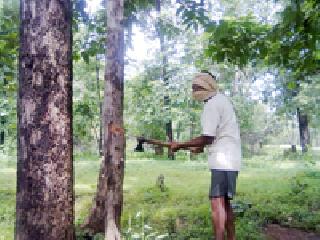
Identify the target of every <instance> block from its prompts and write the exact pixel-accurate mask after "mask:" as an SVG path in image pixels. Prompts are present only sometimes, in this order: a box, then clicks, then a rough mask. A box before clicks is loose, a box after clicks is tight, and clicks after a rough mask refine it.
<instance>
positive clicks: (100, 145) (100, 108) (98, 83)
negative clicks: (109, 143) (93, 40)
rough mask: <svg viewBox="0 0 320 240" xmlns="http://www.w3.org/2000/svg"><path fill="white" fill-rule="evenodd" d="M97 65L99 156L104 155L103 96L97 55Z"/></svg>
mask: <svg viewBox="0 0 320 240" xmlns="http://www.w3.org/2000/svg"><path fill="white" fill-rule="evenodd" d="M96 61H97V65H96V78H97V79H96V80H97V95H98V105H99V116H100V124H99V138H98V151H99V156H100V157H102V156H103V151H102V137H103V136H102V103H101V97H100V81H99V71H100V68H99V64H100V62H99V59H98V57H96Z"/></svg>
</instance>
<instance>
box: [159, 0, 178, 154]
mask: <svg viewBox="0 0 320 240" xmlns="http://www.w3.org/2000/svg"><path fill="white" fill-rule="evenodd" d="M156 10H157V12H158V23H157V32H158V36H159V39H160V52H161V55H162V79H163V82H164V84H165V85H166V86H167V85H168V84H169V78H168V74H167V65H168V58H167V54H166V50H165V42H164V36H163V34H162V33H161V22H160V13H161V0H156ZM164 106H165V108H166V111H168V112H169V111H170V98H169V96H164ZM165 128H166V136H167V141H170V142H172V141H173V133H172V120H171V119H170V120H169V121H168V122H167V123H166V125H165ZM168 158H170V159H172V160H174V153H173V152H172V151H170V149H168Z"/></svg>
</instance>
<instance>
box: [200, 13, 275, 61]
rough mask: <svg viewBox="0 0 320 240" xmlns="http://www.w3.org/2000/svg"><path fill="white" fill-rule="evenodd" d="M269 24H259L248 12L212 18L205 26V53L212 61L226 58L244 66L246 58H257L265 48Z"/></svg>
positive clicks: (265, 51) (266, 49) (262, 54)
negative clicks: (226, 17) (206, 40)
mask: <svg viewBox="0 0 320 240" xmlns="http://www.w3.org/2000/svg"><path fill="white" fill-rule="evenodd" d="M269 29H270V27H269V26H267V25H261V24H260V23H258V22H256V20H255V19H254V18H253V17H251V16H246V17H241V18H240V19H230V20H228V19H226V20H221V21H219V22H218V23H215V22H212V23H211V24H210V25H208V26H207V28H206V33H205V34H206V35H207V38H208V47H207V48H206V49H205V55H206V56H207V57H210V58H211V59H212V60H213V61H214V62H224V61H225V60H226V61H228V62H229V63H232V64H233V65H238V66H240V67H244V66H246V65H247V64H248V62H249V61H253V62H257V59H263V58H264V57H265V56H266V55H267V52H268V43H267V42H266V41H265V37H266V36H267V33H268V31H269Z"/></svg>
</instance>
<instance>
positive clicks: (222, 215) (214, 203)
mask: <svg viewBox="0 0 320 240" xmlns="http://www.w3.org/2000/svg"><path fill="white" fill-rule="evenodd" d="M211 209H212V226H213V227H214V232H215V237H216V238H215V240H224V232H225V226H226V220H227V214H226V206H225V198H224V197H217V198H212V199H211Z"/></svg>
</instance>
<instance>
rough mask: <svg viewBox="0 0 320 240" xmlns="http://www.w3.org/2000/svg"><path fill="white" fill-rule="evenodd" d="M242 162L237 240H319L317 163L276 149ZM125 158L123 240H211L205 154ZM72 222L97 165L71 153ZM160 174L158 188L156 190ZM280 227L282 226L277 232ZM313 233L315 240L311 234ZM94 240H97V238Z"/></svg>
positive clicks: (84, 206)
mask: <svg viewBox="0 0 320 240" xmlns="http://www.w3.org/2000/svg"><path fill="white" fill-rule="evenodd" d="M265 151H266V152H264V153H261V154H260V155H256V156H254V157H251V158H245V159H244V161H243V168H242V170H241V172H240V174H239V178H238V184H237V196H236V197H235V199H234V201H233V206H234V210H235V212H236V215H237V221H236V231H237V239H239V240H242V239H243V240H248V239H249V240H255V239H257V240H258V239H260V240H261V239H269V240H271V239H273V240H276V239H280V240H287V239H290V240H294V239H306V240H308V239H313V240H315V239H320V238H319V236H318V235H319V234H320V184H319V181H320V171H319V170H320V161H319V160H317V159H319V155H318V154H317V155H316V157H315V156H313V155H312V154H308V155H304V156H302V155H299V154H297V155H290V156H283V150H281V151H280V150H279V151H273V150H271V149H266V150H265ZM150 158H151V155H148V154H147V153H145V154H142V153H141V154H136V153H134V154H133V153H129V154H128V155H127V161H126V166H125V177H124V186H123V187H124V207H123V216H122V229H123V236H124V239H126V240H131V239H136V240H138V239H150V240H151V239H154V240H156V239H157V240H159V239H181V240H182V239H193V240H195V239H198V240H207V239H211V236H212V228H211V218H210V212H211V209H210V204H209V201H208V189H209V179H210V172H209V171H208V169H207V162H206V160H205V156H204V155H200V156H199V157H198V158H197V159H196V160H193V161H189V160H183V159H186V156H184V155H181V156H177V160H175V161H171V160H164V159H158V160H154V159H153V160H150ZM74 165H75V194H76V203H75V204H76V205H75V224H76V231H77V239H78V240H79V239H83V238H82V232H81V230H80V229H79V226H80V225H81V224H82V223H83V221H84V219H85V218H86V216H87V214H88V213H89V210H90V207H91V204H92V198H93V196H94V194H95V191H96V184H97V176H98V172H99V167H100V160H99V159H98V157H97V156H93V155H90V154H83V153H82V154H80V155H79V154H76V155H75V164H74ZM15 169H16V159H15V156H14V154H13V155H12V156H11V157H10V156H5V155H1V154H0V206H1V207H0V240H2V239H5V240H11V239H14V238H13V233H14V220H15V216H14V214H15V210H14V208H15V186H16V182H15V174H16V171H15ZM160 174H162V175H163V176H164V183H165V188H164V191H161V189H160V188H159V187H157V186H156V180H157V178H158V176H159V175H160ZM280 226H281V227H280ZM316 234H318V235H316ZM95 239H96V240H97V239H103V237H102V236H100V237H99V235H97V236H96V237H95Z"/></svg>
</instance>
